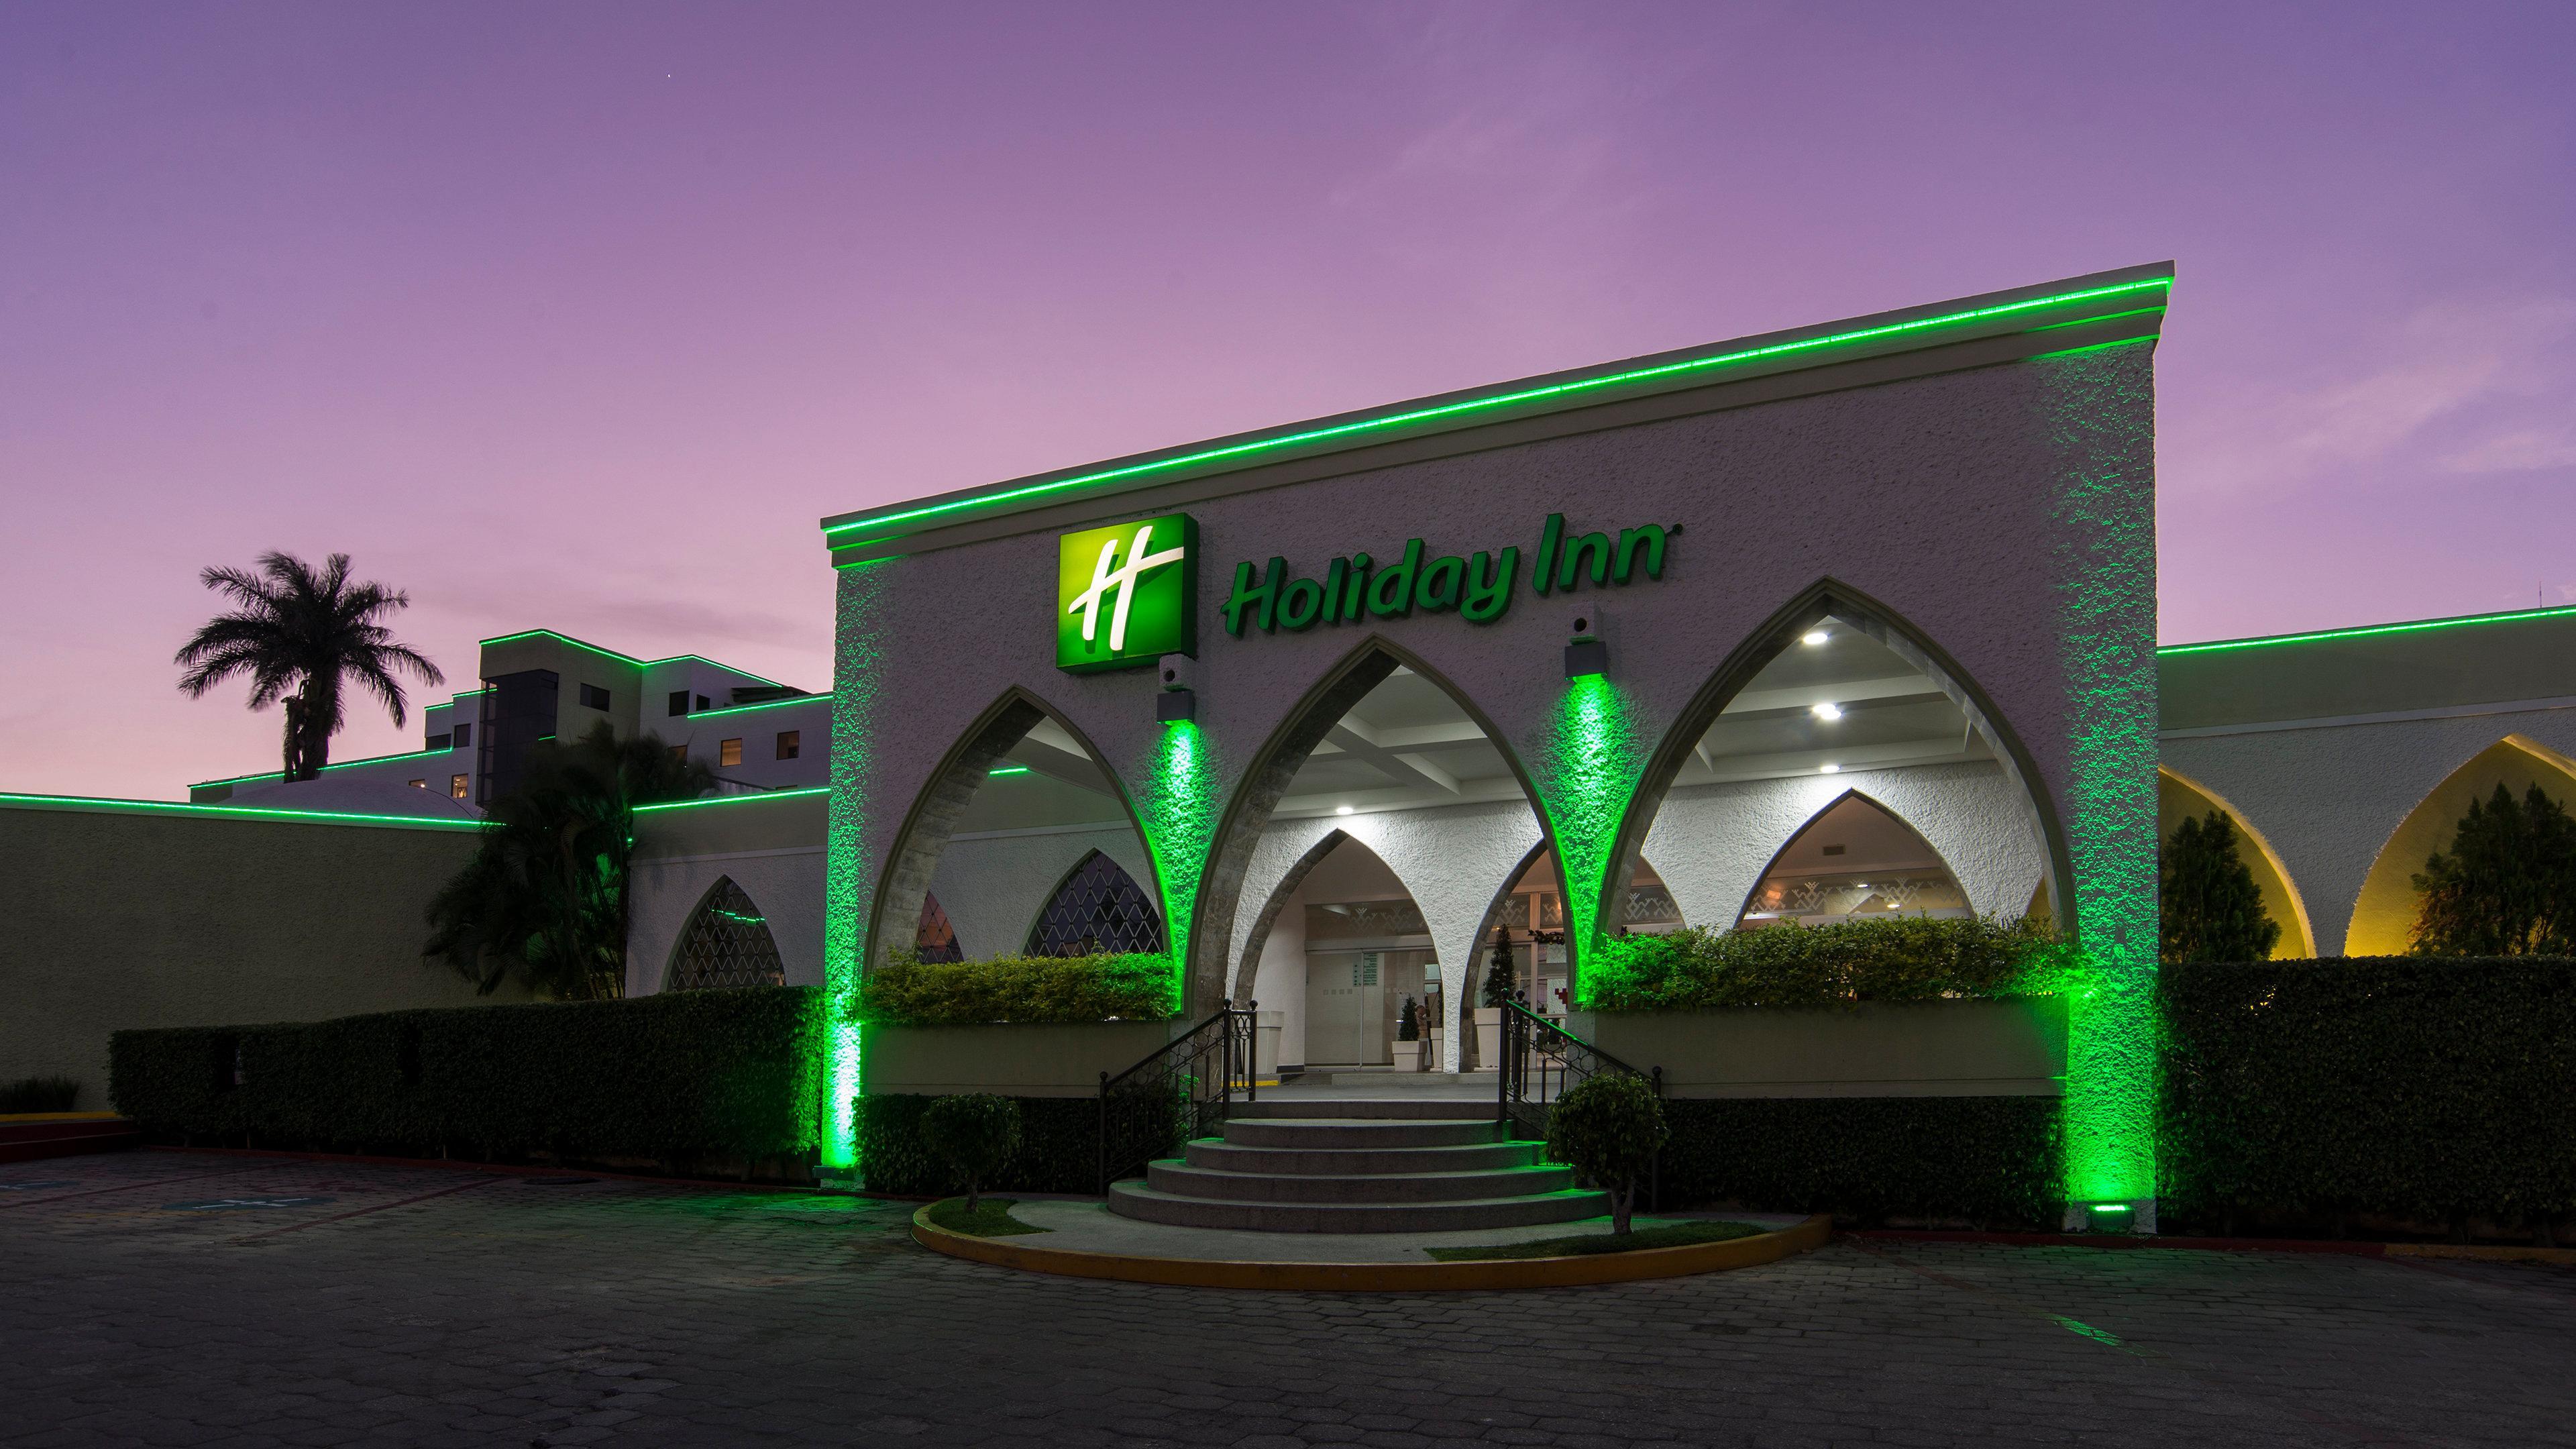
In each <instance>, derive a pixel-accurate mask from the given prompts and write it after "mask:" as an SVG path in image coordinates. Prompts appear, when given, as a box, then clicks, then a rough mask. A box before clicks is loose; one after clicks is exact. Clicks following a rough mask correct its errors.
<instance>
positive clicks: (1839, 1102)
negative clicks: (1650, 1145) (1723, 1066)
mask: <svg viewBox="0 0 2576 1449" xmlns="http://www.w3.org/2000/svg"><path fill="white" fill-rule="evenodd" d="M2059 1106H2060V1103H2059V1099H2057V1098H2055V1097H1771V1098H1764V1097H1717V1098H1677V1099H1669V1100H1667V1101H1666V1102H1665V1103H1664V1116H1665V1118H1666V1120H1667V1121H1669V1122H1670V1123H1671V1124H1672V1133H1673V1136H1672V1141H1671V1142H1670V1143H1669V1144H1668V1145H1667V1146H1666V1147H1665V1148H1664V1155H1663V1162H1662V1183H1661V1187H1662V1193H1663V1201H1664V1203H1665V1205H1667V1206H1675V1205H1686V1204H1691V1203H1717V1202H1727V1203H1735V1204H1739V1205H1741V1206H1743V1207H1746V1208H1750V1209H1755V1210H1764V1211H1771V1212H1802V1213H1805V1212H1831V1213H1838V1214H1841V1215H1844V1216H1848V1217H1853V1218H1857V1219H1860V1220H1862V1221H1866V1222H1875V1221H1878V1220H1881V1219H1884V1218H1887V1217H1890V1216H1901V1217H1910V1218H1920V1219H1931V1220H1959V1219H1964V1220H1966V1221H1968V1222H1971V1223H1975V1224H1977V1225H1979V1226H1982V1227H1992V1228H2008V1227H2010V1228H2036V1229H2044V1230H2049V1231H2054V1230H2055V1229H2056V1228H2057V1227H2058V1225H2059V1214H2060V1212H2061V1211H2062V1206H2063V1202H2062V1192H2061V1189H2060V1188H2059V1185H2058V1184H2059V1183H2060V1181H2061V1180H2062V1163H2063V1161H2064V1155H2065V1152H2064V1146H2063V1136H2062V1133H2061V1130H2060V1125H2059V1120H2060V1119H2059Z"/></svg>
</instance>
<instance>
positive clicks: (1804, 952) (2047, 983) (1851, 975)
mask: <svg viewBox="0 0 2576 1449" xmlns="http://www.w3.org/2000/svg"><path fill="white" fill-rule="evenodd" d="M2061 957H2062V953H2061V952H2060V950H2059V949H2058V946H2057V943H2056V937H2055V934H2054V932H2053V931H2052V930H2051V929H2050V928H2049V927H2048V926H2047V925H2046V924H2044V923H2040V922H2032V921H2011V922H2007V921H1998V920H1992V919H1989V920H1938V919H1933V918H1930V917H1924V916H1891V917H1888V918H1886V919H1884V920H1875V921H1848V922H1838V923H1836V924H1834V925H1829V926H1799V925H1795V924H1791V923H1786V922H1784V923H1782V924H1780V925H1776V926H1768V927H1765V928H1763V929H1761V930H1751V931H1717V930H1711V929H1709V928H1707V927H1704V926H1703V927H1693V928H1691V929H1689V930H1684V931H1676V932H1674V933H1673V934H1671V935H1668V936H1621V937H1614V938H1612V939H1610V940H1607V941H1604V942H1602V943H1601V945H1600V946H1599V947H1598V948H1597V949H1596V950H1595V951H1594V953H1593V964H1592V966H1591V968H1590V975H1591V980H1592V982H1593V984H1592V986H1591V988H1590V994H1591V996H1592V1001H1591V1002H1590V1005H1591V1006H1592V1007H1593V1008H1594V1009H1595V1010H1599V1011H1701V1010H1707V1009H1710V1008H1714V1007H1729V1006H1789V1007H1828V1006H1851V1005H1855V1004H1857V1003H1859V1002H1863V1001H1933V1000H1939V999H1943V998H1952V997H1988V998H1991V997H2003V996H2024V995H2043V994H2046V993H2047V992H2048V991H2050V990H2051V989H2052V986H2053V981H2054V977H2055V974H2056V971H2055V968H2056V966H2057V964H2058V962H2059V961H2060V959H2061Z"/></svg>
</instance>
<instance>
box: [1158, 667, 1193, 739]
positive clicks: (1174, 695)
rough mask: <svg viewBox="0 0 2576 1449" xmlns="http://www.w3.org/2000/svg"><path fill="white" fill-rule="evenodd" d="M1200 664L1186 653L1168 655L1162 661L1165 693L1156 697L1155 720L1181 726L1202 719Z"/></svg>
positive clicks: (1163, 691)
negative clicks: (1200, 706)
mask: <svg viewBox="0 0 2576 1449" xmlns="http://www.w3.org/2000/svg"><path fill="white" fill-rule="evenodd" d="M1198 665H1199V662H1198V661H1197V660H1195V659H1192V658H1191V657H1190V656H1188V655H1186V654H1166V655H1164V656H1163V658H1162V669H1161V670H1160V671H1159V672H1160V673H1161V675H1162V677H1163V678H1162V684H1163V689H1162V692H1161V693H1159V694H1157V695H1155V696H1154V719H1155V720H1156V722H1158V723H1161V724H1178V723H1180V722H1181V721H1183V720H1194V719H1197V718H1198V717H1199V695H1198V691H1197V690H1196V689H1194V688H1192V687H1191V686H1193V685H1195V684H1197V683H1198V677H1199V668H1198Z"/></svg>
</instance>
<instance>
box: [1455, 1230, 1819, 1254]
mask: <svg viewBox="0 0 2576 1449" xmlns="http://www.w3.org/2000/svg"><path fill="white" fill-rule="evenodd" d="M1769 1231H1770V1229H1768V1228H1762V1227H1756V1226H1754V1225H1753V1224H1751V1223H1666V1224H1664V1225H1663V1226H1661V1227H1655V1228H1638V1229H1636V1230H1635V1231H1633V1232H1631V1233H1629V1234H1628V1236H1626V1237H1624V1238H1623V1237H1620V1236H1618V1235H1617V1234H1615V1233H1585V1234H1583V1235H1581V1236H1579V1237H1572V1238H1541V1239H1539V1240H1538V1241H1536V1242H1531V1243H1488V1244H1484V1245H1481V1246H1478V1247H1472V1248H1425V1249H1423V1251H1424V1252H1426V1253H1429V1254H1430V1255H1431V1256H1432V1257H1434V1258H1437V1259H1439V1260H1440V1261H1441V1262H1443V1263H1481V1262H1490V1261H1492V1260H1494V1259H1498V1258H1577V1257H1582V1256H1584V1255H1586V1254H1590V1253H1633V1252H1636V1251H1638V1250H1639V1249H1641V1248H1682V1247H1688V1246H1689V1245H1691V1244H1693V1243H1723V1242H1725V1241H1726V1240H1727V1239H1729V1238H1749V1237H1752V1236H1753V1235H1754V1234H1756V1233H1766V1232H1769Z"/></svg>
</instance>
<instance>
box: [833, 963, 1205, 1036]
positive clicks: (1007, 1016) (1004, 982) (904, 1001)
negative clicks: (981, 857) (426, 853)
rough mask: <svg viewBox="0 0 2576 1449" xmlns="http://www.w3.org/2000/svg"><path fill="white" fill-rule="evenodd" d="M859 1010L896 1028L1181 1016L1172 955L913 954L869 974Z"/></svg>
mask: <svg viewBox="0 0 2576 1449" xmlns="http://www.w3.org/2000/svg"><path fill="white" fill-rule="evenodd" d="M860 1001H861V1005H860V1011H861V1014H862V1015H863V1016H865V1017H866V1019H867V1020H869V1021H877V1022H884V1023H886V1024H888V1025H890V1026H984V1025H988V1024H990V1023H994V1022H1019V1023H1045V1022H1065V1023H1078V1022H1087V1021H1111V1020H1118V1021H1167V1020H1169V1019H1170V1018H1171V1017H1173V1016H1174V1015H1176V1014H1178V1013H1179V1011H1180V1000H1179V995H1178V981H1177V978H1176V977H1175V976H1174V975H1173V972H1172V962H1171V958H1170V957H1168V956H1159V955H1150V954H1142V953H1139V954H1135V955H1123V956H997V957H994V958H993V959H992V960H989V961H920V960H916V959H914V958H913V957H912V955H911V954H910V953H909V952H898V953H896V955H895V956H894V959H892V960H890V961H888V962H887V963H886V964H885V965H883V966H880V967H878V968H877V969H876V970H875V971H872V972H870V973H869V974H868V978H867V980H866V982H865V983H863V984H862V986H861V987H860Z"/></svg>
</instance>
